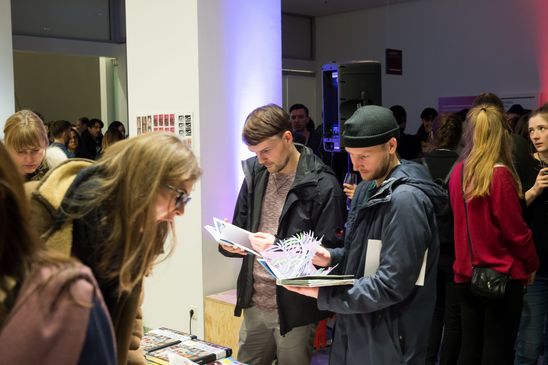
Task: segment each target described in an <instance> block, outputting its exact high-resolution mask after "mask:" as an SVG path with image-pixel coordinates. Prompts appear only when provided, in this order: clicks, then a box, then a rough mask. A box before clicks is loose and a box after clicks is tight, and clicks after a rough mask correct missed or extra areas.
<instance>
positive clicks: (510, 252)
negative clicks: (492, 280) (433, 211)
mask: <svg viewBox="0 0 548 365" xmlns="http://www.w3.org/2000/svg"><path fill="white" fill-rule="evenodd" d="M465 140H466V143H465V146H466V147H465V150H464V151H463V154H462V157H461V158H462V160H461V161H460V162H459V163H458V164H457V165H456V166H455V167H454V169H453V172H452V173H451V178H450V181H449V197H450V201H451V208H452V211H453V217H454V239H455V263H454V265H453V271H454V274H455V282H456V283H457V290H458V292H459V296H460V305H461V318H462V319H461V324H462V344H461V350H460V354H459V359H458V364H459V365H469V364H500V365H504V364H512V362H513V359H514V355H513V348H514V343H515V340H516V334H517V331H518V326H519V320H520V315H521V307H522V301H523V290H524V286H525V285H527V284H528V283H529V284H530V283H532V282H533V281H534V277H535V272H536V270H537V268H538V265H539V261H538V257H537V254H536V252H535V247H534V243H533V237H532V233H531V231H530V230H529V228H528V227H527V225H526V224H525V222H524V221H523V218H522V215H521V206H520V201H519V198H520V196H522V190H521V183H520V180H519V178H518V175H517V173H516V171H515V169H514V166H513V164H512V156H511V137H510V133H509V130H508V126H507V122H506V118H505V116H504V113H503V111H502V110H501V109H500V108H499V107H496V106H494V105H489V104H480V105H478V106H476V107H474V108H472V109H471V110H470V112H469V113H468V117H467V121H466V128H465ZM475 267H476V268H477V267H484V268H490V269H492V270H495V271H497V272H499V273H501V274H504V275H507V276H508V277H509V280H508V283H507V285H506V291H505V293H504V296H503V297H502V298H500V299H487V298H484V297H480V296H478V295H477V294H475V293H474V292H472V291H471V287H470V281H471V279H472V272H473V268H475Z"/></svg>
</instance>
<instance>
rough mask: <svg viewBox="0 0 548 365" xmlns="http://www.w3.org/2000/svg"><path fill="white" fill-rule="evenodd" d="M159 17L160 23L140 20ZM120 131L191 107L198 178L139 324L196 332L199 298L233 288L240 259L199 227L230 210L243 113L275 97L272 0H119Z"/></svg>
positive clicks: (241, 152)
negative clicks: (123, 46)
mask: <svg viewBox="0 0 548 365" xmlns="http://www.w3.org/2000/svg"><path fill="white" fill-rule="evenodd" d="M147 19H162V26H161V27H150V26H143V24H147V23H146V22H145V21H146V20H147ZM126 22H127V60H128V64H127V69H128V101H129V116H130V119H129V120H130V125H129V127H130V133H131V134H133V135H134V134H135V133H136V127H135V125H134V121H135V119H136V117H137V116H138V115H149V114H155V113H167V112H175V113H177V112H191V113H193V116H194V121H195V129H194V132H195V136H194V141H193V149H194V151H195V152H196V153H197V155H198V157H199V159H200V165H201V167H202V169H203V172H204V173H203V177H202V179H201V180H200V181H199V182H198V183H197V184H196V186H195V189H194V191H192V193H191V195H192V196H193V197H194V199H193V200H192V202H191V203H190V204H189V205H188V206H187V209H186V212H185V215H184V216H183V217H180V218H179V219H177V220H176V229H177V237H178V242H177V248H176V250H175V253H174V255H173V256H172V257H170V258H168V259H167V260H166V261H165V262H163V263H161V264H160V265H158V266H157V267H156V268H155V270H154V273H153V274H152V276H151V278H149V279H147V281H146V286H145V294H146V295H145V304H144V307H143V308H144V321H145V325H146V326H148V327H157V326H162V325H165V326H169V327H173V328H178V329H183V330H188V322H189V314H188V313H189V310H190V309H191V308H193V309H194V308H195V309H197V313H196V314H197V317H198V321H196V322H193V332H194V333H196V334H197V335H198V336H203V298H204V296H205V295H208V294H211V293H214V292H218V291H223V290H227V289H231V288H234V287H235V286H236V276H237V272H238V270H239V266H240V264H241V260H239V259H228V258H225V257H224V256H221V255H220V254H219V253H218V252H217V244H216V243H214V242H213V240H212V239H211V238H210V237H209V235H208V234H207V233H206V232H205V230H204V229H203V226H204V225H205V224H211V222H212V218H213V216H217V217H220V218H225V217H226V218H229V219H230V218H231V217H232V211H233V208H234V203H235V200H236V195H237V193H238V190H239V187H240V184H241V181H242V175H241V167H240V160H241V159H242V158H244V157H247V156H249V152H248V151H247V150H246V147H245V146H244V145H243V143H242V142H241V138H240V135H241V129H242V125H243V122H244V119H245V117H246V116H247V114H248V113H249V112H250V111H251V110H253V109H254V108H256V107H257V106H260V105H263V104H266V103H271V102H274V103H278V104H280V103H281V41H280V2H279V0H269V1H262V2H260V4H259V3H248V2H245V1H243V0H241V1H239V2H238V1H234V0H200V1H197V0H196V1H186V2H167V1H166V2H162V6H158V3H151V2H149V1H146V0H139V1H131V2H128V3H126Z"/></svg>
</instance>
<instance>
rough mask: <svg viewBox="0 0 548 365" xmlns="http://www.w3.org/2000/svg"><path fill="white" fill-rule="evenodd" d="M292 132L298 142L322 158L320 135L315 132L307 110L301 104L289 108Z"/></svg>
mask: <svg viewBox="0 0 548 365" xmlns="http://www.w3.org/2000/svg"><path fill="white" fill-rule="evenodd" d="M289 117H290V120H291V126H292V128H293V129H292V132H293V134H294V135H299V136H298V137H295V138H296V139H297V138H298V139H299V142H303V143H302V144H304V145H305V146H306V147H308V148H310V149H311V150H312V152H314V154H315V155H316V156H319V157H320V158H322V149H323V148H322V135H321V133H318V132H316V126H315V125H314V122H313V121H312V119H311V118H310V116H309V115H308V108H307V107H306V106H304V105H303V104H293V105H292V106H291V107H290V108H289Z"/></svg>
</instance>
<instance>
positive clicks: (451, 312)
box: [425, 266, 462, 365]
mask: <svg viewBox="0 0 548 365" xmlns="http://www.w3.org/2000/svg"><path fill="white" fill-rule="evenodd" d="M437 279H438V280H437V293H436V294H437V296H436V305H435V307H434V315H433V317H432V325H431V327H430V338H429V339H428V349H427V351H426V362H425V364H426V365H435V364H438V353H439V365H455V364H456V363H457V358H458V356H459V350H460V341H461V332H462V331H461V319H460V299H459V293H458V291H457V288H456V284H455V283H454V281H453V269H452V268H451V267H442V266H440V267H439V268H438V277H437ZM442 334H443V336H442Z"/></svg>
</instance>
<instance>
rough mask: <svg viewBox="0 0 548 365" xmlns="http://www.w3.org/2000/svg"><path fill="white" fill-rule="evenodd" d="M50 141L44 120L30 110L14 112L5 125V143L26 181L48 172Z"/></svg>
mask: <svg viewBox="0 0 548 365" xmlns="http://www.w3.org/2000/svg"><path fill="white" fill-rule="evenodd" d="M48 143H49V141H48V133H47V131H46V128H45V127H44V122H43V121H42V120H41V119H40V118H39V117H38V116H37V115H36V114H35V113H33V112H31V111H30V110H21V111H18V112H17V113H15V114H12V115H11V116H10V117H9V118H8V120H7V121H6V124H5V125H4V144H5V146H6V149H7V150H8V152H9V153H10V155H11V158H12V159H13V161H14V162H15V165H16V166H17V170H18V171H19V173H21V175H22V176H24V178H25V180H26V181H30V180H40V179H41V178H42V177H43V176H44V175H45V174H46V173H47V172H48V170H49V167H48V165H47V162H46V161H45V153H46V148H47V147H48Z"/></svg>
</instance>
